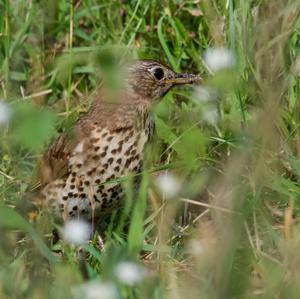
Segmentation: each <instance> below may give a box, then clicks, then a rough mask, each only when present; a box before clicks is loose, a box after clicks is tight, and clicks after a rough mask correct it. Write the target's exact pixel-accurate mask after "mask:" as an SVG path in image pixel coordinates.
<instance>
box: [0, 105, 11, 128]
mask: <svg viewBox="0 0 300 299" xmlns="http://www.w3.org/2000/svg"><path fill="white" fill-rule="evenodd" d="M10 117H11V109H10V107H9V106H8V105H7V104H5V103H4V102H3V101H1V100H0V126H1V125H5V124H7V123H8V122H9V120H10Z"/></svg>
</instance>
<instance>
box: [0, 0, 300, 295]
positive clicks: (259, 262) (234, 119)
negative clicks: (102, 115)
mask: <svg viewBox="0 0 300 299" xmlns="http://www.w3.org/2000/svg"><path fill="white" fill-rule="evenodd" d="M299 8H300V6H299V1H297V0H281V1H276V3H275V1H264V0H251V1H234V0H227V1H225V0H220V1H216V0H203V1H197V0H194V1H176V0H169V1H147V0H137V1H121V0H120V1H117V0H115V1H109V0H102V1H100V0H71V1H58V0H56V1H55V0H53V1H31V0H19V1H10V0H3V1H2V2H1V3H0V98H1V102H0V135H1V137H0V138H1V139H0V153H1V155H0V204H1V205H0V265H1V267H0V297H1V298H99V299H103V298H106V299H108V298H157V299H158V298H209V299H211V298H276V299H277V298H297V299H298V298H299V296H300V288H299V283H298V282H299V278H300V268H299V264H300V258H299V249H300V238H299V236H300V229H299V216H300V214H299V213H300V204H299V198H300V186H299V180H300V161H299V159H300V143H299V117H300V114H299V113H300V106H299V102H298V100H299V73H300V67H299V65H300V60H299V59H300V58H299V57H300V56H299V37H300V18H299ZM120 54H121V56H122V58H123V59H124V58H126V59H128V58H147V59H155V60H158V61H160V62H162V63H164V64H167V65H169V66H170V67H171V68H172V69H174V70H175V71H177V72H179V71H182V72H193V73H199V74H201V76H202V77H203V83H202V84H201V86H198V87H197V88H192V87H187V88H179V89H174V90H172V91H171V92H169V93H168V94H167V95H166V96H165V97H164V99H163V100H162V101H161V102H160V103H158V104H157V105H156V106H155V107H154V108H153V115H154V118H155V126H156V134H155V136H154V140H153V141H152V144H151V145H150V146H149V148H148V149H147V157H148V159H147V163H146V165H145V172H144V173H143V179H142V184H141V188H140V191H139V192H138V195H136V194H135V193H133V192H131V188H130V183H128V182H127V183H125V185H126V190H127V192H126V193H127V197H126V198H127V200H126V205H125V206H124V207H123V209H121V211H118V212H117V213H113V215H111V216H110V217H108V218H107V219H106V221H105V223H104V224H102V227H100V228H99V230H100V234H102V240H103V241H104V244H102V243H101V242H102V240H100V239H99V238H98V237H97V236H95V237H94V239H93V242H89V243H84V244H82V242H81V241H82V238H84V237H85V235H86V234H84V232H86V231H88V230H87V229H86V226H84V225H83V226H80V224H79V226H76V227H75V228H76V229H75V232H74V230H72V229H73V228H74V227H73V228H72V225H71V227H70V226H68V228H66V227H63V225H62V224H60V223H55V222H53V219H52V218H51V215H50V216H49V215H48V216H47V215H45V214H43V215H41V214H39V215H30V217H29V218H28V217H26V215H25V216H24V214H26V213H22V207H23V202H25V201H26V198H27V195H26V190H27V189H28V188H29V186H31V185H32V180H33V179H32V178H33V177H34V172H35V168H36V163H37V160H38V157H39V156H40V155H41V154H42V152H43V151H44V150H45V149H46V148H47V147H48V145H49V144H50V143H51V141H52V140H53V139H54V138H55V137H56V136H57V135H58V132H62V131H64V130H67V129H68V128H69V127H71V126H72V124H73V123H74V121H75V120H76V119H77V118H78V117H79V116H80V115H81V114H82V113H84V112H85V111H86V110H87V109H88V107H89V106H90V103H91V100H92V95H93V91H94V90H95V88H96V87H97V86H99V84H101V82H103V81H106V83H108V84H112V87H113V84H114V83H115V80H114V78H115V77H114V75H115V70H111V65H112V64H111V63H110V61H111V59H114V57H120ZM20 202H21V203H22V204H21V205H20ZM15 207H18V208H17V209H16V208H15ZM20 207H21V208H20ZM24 209H25V207H24ZM27 216H28V215H27ZM33 218H34V219H33ZM76 225H78V223H77V224H76ZM103 227H105V230H104V228H103ZM66 229H68V230H67V233H66ZM54 230H55V231H57V232H58V235H60V236H61V237H62V238H54V237H53V235H52V232H53V231H54ZM60 232H62V233H61V234H60ZM78 232H79V233H82V232H83V235H80V234H76V233H78ZM72 234H75V235H74V236H73V235H72ZM71 243H75V244H71Z"/></svg>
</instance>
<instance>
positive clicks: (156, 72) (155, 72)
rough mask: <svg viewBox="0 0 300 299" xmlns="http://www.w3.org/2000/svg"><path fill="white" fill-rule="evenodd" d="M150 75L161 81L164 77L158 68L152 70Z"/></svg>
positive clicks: (161, 70)
mask: <svg viewBox="0 0 300 299" xmlns="http://www.w3.org/2000/svg"><path fill="white" fill-rule="evenodd" d="M152 74H153V76H154V77H155V78H156V79H157V80H161V79H162V78H163V77H164V70H163V69H162V68H160V67H157V68H155V69H153V70H152Z"/></svg>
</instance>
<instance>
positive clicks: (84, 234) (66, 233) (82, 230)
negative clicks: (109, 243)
mask: <svg viewBox="0 0 300 299" xmlns="http://www.w3.org/2000/svg"><path fill="white" fill-rule="evenodd" d="M91 232H92V229H91V226H90V225H89V224H88V223H87V222H85V221H83V220H79V219H76V220H70V221H68V222H66V223H65V225H64V228H63V232H62V235H63V238H64V240H65V241H67V242H69V243H70V244H74V245H81V244H83V243H85V242H86V241H88V240H89V239H90V236H91Z"/></svg>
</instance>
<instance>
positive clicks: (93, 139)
mask: <svg viewBox="0 0 300 299" xmlns="http://www.w3.org/2000/svg"><path fill="white" fill-rule="evenodd" d="M99 140H100V138H91V142H92V143H96V142H98V141H99Z"/></svg>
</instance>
